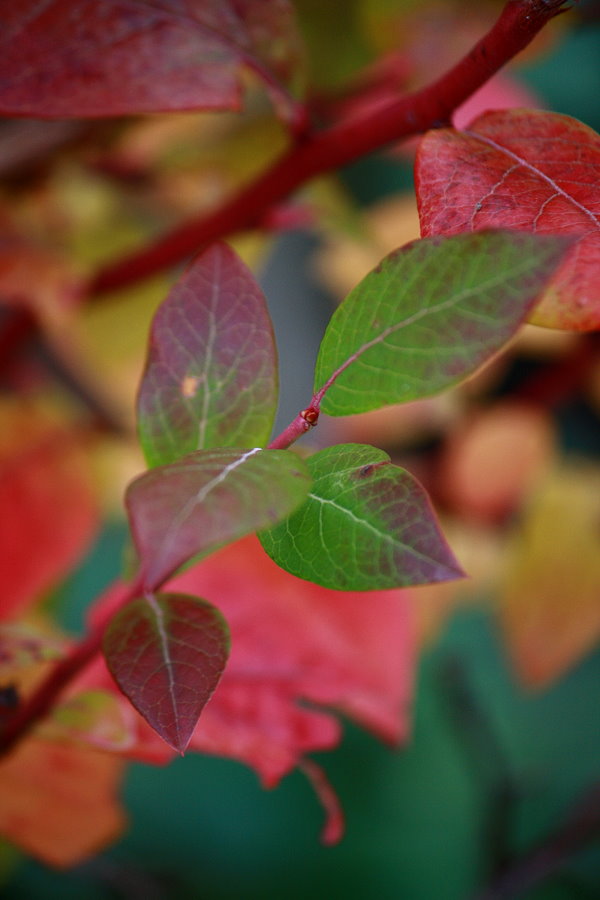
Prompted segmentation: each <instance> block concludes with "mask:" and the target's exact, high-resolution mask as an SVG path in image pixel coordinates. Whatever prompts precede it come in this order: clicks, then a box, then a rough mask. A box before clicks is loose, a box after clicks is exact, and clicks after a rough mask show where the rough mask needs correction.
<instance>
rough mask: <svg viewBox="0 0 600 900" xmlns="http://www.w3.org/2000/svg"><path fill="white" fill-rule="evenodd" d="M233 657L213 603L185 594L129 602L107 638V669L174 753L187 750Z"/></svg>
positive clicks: (165, 595)
mask: <svg viewBox="0 0 600 900" xmlns="http://www.w3.org/2000/svg"><path fill="white" fill-rule="evenodd" d="M228 653H229V633H228V629H227V624H226V622H225V621H224V619H223V617H222V616H221V615H220V614H219V612H218V611H217V610H216V609H215V608H214V607H213V606H211V605H210V604H209V603H205V602H204V601H202V600H199V599H197V598H196V597H187V596H183V595H181V594H158V595H156V596H153V595H148V596H147V597H146V598H144V599H142V598H140V599H137V600H133V601H132V602H131V603H128V604H127V606H125V607H124V609H122V610H121V611H120V612H118V613H117V615H116V616H115V617H114V618H113V619H112V620H111V623H110V625H109V626H108V628H107V630H106V633H105V636H104V655H105V657H106V661H107V663H108V667H109V669H110V671H111V673H112V675H113V677H114V679H115V681H116V682H117V684H118V685H119V687H120V688H121V690H122V691H123V693H124V694H126V695H127V697H129V699H130V700H131V702H132V703H133V705H134V706H135V708H136V709H137V710H138V712H140V713H141V714H142V716H143V717H144V718H145V719H146V721H147V722H148V723H149V724H150V725H151V726H152V728H154V730H155V731H156V732H158V734H160V736H161V737H162V738H163V739H164V740H165V741H166V742H167V743H168V744H170V745H171V746H172V747H173V748H174V749H175V750H179V751H180V752H181V753H183V751H184V750H185V748H186V747H187V745H188V742H189V740H190V737H191V736H192V733H193V731H194V727H195V725H196V722H197V721H198V717H199V715H200V713H201V712H202V709H203V708H204V706H205V704H206V703H207V702H208V700H209V698H210V696H211V694H212V693H213V691H214V689H215V687H216V686H217V684H218V681H219V678H220V677H221V673H222V672H223V669H224V667H225V663H226V661H227V656H228Z"/></svg>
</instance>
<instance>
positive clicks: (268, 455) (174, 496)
mask: <svg viewBox="0 0 600 900" xmlns="http://www.w3.org/2000/svg"><path fill="white" fill-rule="evenodd" d="M310 483H311V481H310V475H309V473H308V469H307V467H306V464H305V463H304V462H303V461H302V460H301V459H300V457H299V456H296V454H295V453H292V452H291V451H289V450H261V449H260V448H256V449H254V450H198V451H197V452H196V453H191V454H190V455H189V456H186V457H184V458H183V459H181V460H179V461H178V462H176V463H173V464H171V465H169V466H159V467H158V468H156V469H151V470H150V471H149V472H146V473H145V474H144V475H141V476H140V477H139V478H136V480H135V481H134V482H132V484H131V485H130V486H129V488H128V490H127V495H126V504H127V509H128V512H129V520H130V524H131V531H132V534H133V539H134V542H135V545H136V549H137V552H138V556H139V559H140V578H141V581H142V584H143V586H144V589H145V590H148V591H153V590H156V588H157V587H159V586H160V585H161V584H162V583H163V582H164V581H165V580H166V579H167V578H168V577H169V576H170V575H172V574H173V572H174V571H175V570H176V569H178V568H179V567H180V566H181V565H183V564H184V563H186V562H187V561H188V560H190V559H192V558H193V557H195V556H206V555H207V554H208V553H212V552H213V551H214V550H216V549H217V548H218V547H221V546H223V545H224V544H227V543H229V542H230V541H235V540H237V538H240V537H243V536H244V535H246V534H250V533H251V532H253V531H256V530H257V529H259V528H266V527H268V526H269V525H274V524H275V523H277V522H279V521H280V520H281V519H283V518H285V516H288V515H289V514H290V513H291V512H293V510H294V509H296V507H297V506H299V505H300V503H302V501H303V500H304V499H305V498H306V495H307V494H308V491H309V488H310Z"/></svg>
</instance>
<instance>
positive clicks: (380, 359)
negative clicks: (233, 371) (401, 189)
mask: <svg viewBox="0 0 600 900" xmlns="http://www.w3.org/2000/svg"><path fill="white" fill-rule="evenodd" d="M571 244H572V239H571V238H569V237H559V236H555V235H552V236H551V235H534V234H526V233H523V232H512V231H501V230H498V231H481V232H478V233H476V234H459V235H456V236H454V237H433V238H425V239H423V240H420V241H413V242H412V243H410V244H406V246H404V247H401V248H400V249H399V250H396V251H394V252H393V253H390V254H389V256H386V257H385V259H383V260H382V261H381V263H380V264H379V265H378V266H377V268H376V269H373V271H372V272H370V273H369V274H368V275H367V276H366V277H365V278H363V280H362V281H361V282H360V284H358V285H357V286H356V287H355V288H354V290H353V291H351V293H350V294H348V296H347V297H346V299H345V300H344V302H343V303H342V304H341V306H340V307H339V308H338V309H337V310H336V311H335V313H334V314H333V316H332V318H331V321H330V323H329V325H328V327H327V330H326V332H325V336H324V337H323V341H322V343H321V347H320V350H319V355H318V358H317V364H316V368H315V398H314V399H316V400H317V401H319V402H320V403H321V409H322V410H323V412H325V413H328V414H329V415H331V416H345V415H351V414H353V413H360V412H366V411H367V410H370V409H378V408H379V407H381V406H386V405H387V404H390V403H403V402H406V401H408V400H417V399H420V398H422V397H428V396H430V395H431V394H435V393H437V392H438V391H441V390H443V389H444V388H448V387H451V386H452V385H453V384H456V383H457V382H459V381H461V380H462V379H463V378H465V377H466V376H467V375H470V374H471V373H472V372H474V371H475V370H476V369H478V368H479V367H480V366H481V365H483V363H485V362H486V361H487V360H489V359H490V358H491V357H492V356H493V355H494V354H496V353H497V352H498V351H499V350H500V349H501V348H502V347H503V346H504V344H505V343H506V342H507V341H508V340H509V338H510V337H512V335H513V334H514V333H515V332H516V331H517V329H518V328H519V326H520V325H521V324H522V322H523V321H524V320H525V318H526V317H527V316H528V314H529V313H530V312H531V310H532V309H533V307H534V305H535V303H536V301H537V299H538V298H539V297H540V295H541V292H542V290H543V289H544V286H545V285H546V283H547V281H548V279H549V278H550V277H551V275H552V273H553V272H554V270H555V269H556V268H557V266H558V265H559V264H560V262H561V260H562V259H563V257H564V254H565V253H566V251H567V250H568V248H569V247H570V246H571Z"/></svg>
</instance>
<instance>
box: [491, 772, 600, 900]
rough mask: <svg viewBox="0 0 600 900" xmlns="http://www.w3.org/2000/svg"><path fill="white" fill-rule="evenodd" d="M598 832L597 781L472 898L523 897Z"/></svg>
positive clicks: (500, 899)
mask: <svg viewBox="0 0 600 900" xmlns="http://www.w3.org/2000/svg"><path fill="white" fill-rule="evenodd" d="M598 834H600V784H595V785H594V786H593V787H592V788H591V789H590V790H589V792H588V793H587V795H586V796H585V797H583V798H582V799H581V800H579V802H578V803H576V805H575V806H574V808H573V809H572V811H571V815H570V816H569V818H568V820H567V821H566V822H565V823H564V824H563V825H562V826H561V827H560V828H559V829H557V830H556V831H555V832H554V833H553V834H551V835H550V837H548V838H547V839H546V840H545V841H544V842H543V843H542V844H540V845H538V846H537V847H536V848H535V849H533V850H531V851H530V852H529V853H527V854H526V855H525V856H523V857H521V859H519V860H517V862H515V863H513V864H512V865H510V866H508V867H507V868H506V869H505V870H504V871H503V872H502V873H501V874H500V875H499V876H498V878H496V879H495V880H494V881H493V882H492V884H490V885H489V887H487V888H486V889H485V890H484V891H483V892H482V893H480V894H477V896H476V897H475V900H509V898H513V897H515V898H516V897H522V896H523V895H524V893H525V891H528V890H529V889H530V888H532V887H533V886H534V885H536V884H538V883H539V882H540V881H544V880H545V879H546V878H549V877H550V876H551V875H554V874H555V873H556V872H558V871H559V870H560V869H561V868H562V867H563V866H564V865H565V864H566V863H567V862H568V860H569V859H570V857H571V856H572V855H573V854H574V853H575V852H577V851H578V850H580V849H582V847H584V846H585V845H586V844H587V843H589V842H590V841H591V840H592V839H593V838H594V837H595V836H597V835H598Z"/></svg>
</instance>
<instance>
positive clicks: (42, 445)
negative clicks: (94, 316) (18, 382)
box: [0, 405, 98, 620]
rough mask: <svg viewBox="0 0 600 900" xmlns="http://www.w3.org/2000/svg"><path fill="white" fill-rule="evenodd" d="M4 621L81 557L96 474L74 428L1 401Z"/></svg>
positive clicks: (91, 518)
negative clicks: (90, 466)
mask: <svg viewBox="0 0 600 900" xmlns="http://www.w3.org/2000/svg"><path fill="white" fill-rule="evenodd" d="M0 434H1V435H2V437H1V439H0V493H1V495H2V518H1V519H0V571H1V572H2V599H1V601H0V620H2V619H8V618H11V617H13V616H16V615H18V614H19V613H20V612H22V611H23V610H24V609H25V608H26V607H27V606H28V605H30V604H32V603H33V602H34V601H35V600H36V599H37V598H38V597H39V594H40V593H41V592H42V591H45V590H48V588H50V587H51V586H52V585H53V584H54V582H56V581H58V580H59V579H60V578H62V577H63V576H64V575H66V574H67V572H69V571H70V569H71V568H72V566H73V565H74V564H75V563H76V562H77V561H78V560H79V559H80V558H81V556H82V554H83V553H84V552H85V550H86V549H87V546H88V544H89V542H90V540H91V538H92V536H93V534H94V532H95V530H96V526H97V518H98V514H97V505H96V500H95V496H94V491H93V485H92V475H91V473H90V471H89V467H88V466H87V461H86V458H85V454H84V452H83V450H82V447H81V443H80V442H79V440H78V439H77V438H76V437H75V436H74V435H73V433H72V432H70V431H68V430H67V429H65V428H64V427H63V426H61V425H60V424H58V423H56V422H53V421H52V420H50V419H49V418H44V417H41V416H39V415H38V414H36V412H35V410H33V409H27V408H21V409H20V410H17V409H16V408H15V407H14V406H12V405H7V406H4V407H0Z"/></svg>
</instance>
